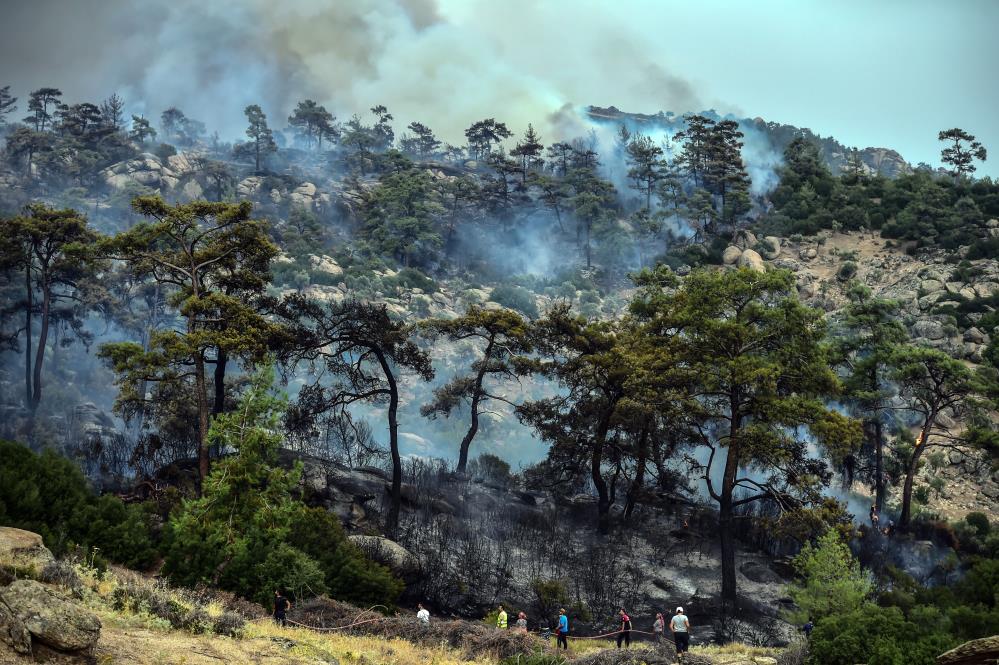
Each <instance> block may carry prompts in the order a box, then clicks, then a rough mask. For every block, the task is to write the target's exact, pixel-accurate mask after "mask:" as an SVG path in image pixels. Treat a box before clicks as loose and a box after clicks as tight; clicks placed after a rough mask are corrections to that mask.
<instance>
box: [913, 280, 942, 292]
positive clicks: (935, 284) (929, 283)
mask: <svg viewBox="0 0 999 665" xmlns="http://www.w3.org/2000/svg"><path fill="white" fill-rule="evenodd" d="M919 290H920V291H922V292H923V293H936V292H937V291H943V290H944V284H943V282H940V281H937V280H935V279H924V280H923V281H922V282H920V283H919Z"/></svg>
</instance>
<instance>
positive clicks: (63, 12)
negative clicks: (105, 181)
mask: <svg viewBox="0 0 999 665" xmlns="http://www.w3.org/2000/svg"><path fill="white" fill-rule="evenodd" d="M582 4H585V5H586V6H585V8H583V9H585V11H584V10H583V9H581V10H580V11H575V10H574V11H572V12H571V19H572V20H571V23H572V26H571V30H568V29H565V26H564V24H565V22H566V20H567V15H566V11H565V6H564V5H561V4H558V3H542V2H534V1H532V0H513V1H512V2H505V3H492V2H487V1H485V0H480V1H468V2H464V1H462V2H447V1H445V0H441V2H440V4H437V3H435V2H434V0H390V1H381V0H352V1H351V2H333V3H331V2H323V1H321V0H296V1H292V2H284V3H272V2H267V1H266V0H240V1H238V2H237V1H236V0H220V1H217V2H210V3H207V2H200V1H195V0H170V1H169V2H168V1H167V0H150V1H149V2H144V3H130V2H127V0H77V1H76V2H73V3H65V2H61V1H59V0H37V1H36V2H32V3H12V5H13V6H11V7H5V26H6V28H7V30H5V37H4V39H3V40H0V82H2V84H4V85H6V84H8V83H9V84H11V85H12V86H13V88H14V91H15V94H17V95H19V96H22V98H23V97H25V96H26V95H27V93H28V92H29V91H30V90H32V89H34V88H38V87H41V86H56V87H60V88H61V89H62V90H63V91H64V92H65V93H66V97H67V99H68V100H70V101H79V100H84V99H85V100H94V99H100V98H102V97H105V96H107V95H109V94H111V93H112V92H115V91H117V92H118V93H120V94H122V95H123V96H124V97H125V98H126V102H128V103H129V105H130V108H129V111H130V112H135V113H143V114H145V115H146V116H149V117H154V118H155V117H158V115H159V113H160V112H162V110H163V109H165V108H167V107H170V106H178V107H179V108H181V109H182V110H184V111H185V113H186V114H187V115H188V116H189V117H193V118H196V119H198V120H201V121H203V122H205V123H206V124H207V125H208V127H209V130H213V129H217V130H219V131H220V132H221V133H222V135H223V138H227V139H233V138H237V137H239V136H240V135H241V134H242V131H243V128H244V126H245V120H244V118H243V115H242V111H243V108H244V107H245V106H247V105H249V104H260V105H261V106H262V107H263V108H264V110H265V111H266V112H267V113H268V114H269V116H270V117H271V124H272V125H273V126H275V127H279V128H280V127H283V126H284V123H285V118H286V117H287V115H288V113H289V112H290V110H291V109H292V108H293V107H294V105H295V103H296V102H297V101H298V100H299V99H302V98H305V97H309V98H313V99H316V100H317V101H319V102H321V103H323V104H325V105H326V106H327V108H329V110H330V111H331V112H333V113H335V114H336V115H337V116H339V117H340V118H342V119H344V118H347V117H349V116H350V115H351V114H352V113H355V112H357V113H361V114H367V109H368V108H370V107H371V106H373V105H375V104H385V105H386V106H388V108H389V110H390V111H391V112H392V113H393V114H394V115H395V118H396V126H397V130H401V129H402V128H403V127H405V125H406V124H408V123H409V122H411V121H414V120H418V121H421V122H424V123H426V124H428V125H430V126H431V127H432V128H433V129H434V130H436V131H437V132H438V133H439V134H440V135H441V136H442V137H443V138H444V139H445V140H447V141H449V142H452V143H459V142H461V143H463V142H464V141H463V139H464V137H463V131H464V129H465V128H466V127H467V126H468V125H469V124H471V122H473V121H474V120H477V119H481V118H484V117H496V118H497V119H499V120H500V121H503V122H506V123H507V124H508V126H510V128H511V129H513V130H514V131H516V132H521V131H523V130H524V129H525V128H526V126H527V124H528V123H529V122H532V123H534V125H535V127H536V128H538V129H539V130H541V131H542V133H549V134H550V133H551V130H552V129H553V128H552V126H551V125H550V124H549V122H548V118H549V117H550V116H551V114H552V112H553V111H555V110H556V109H558V108H560V107H561V106H563V105H564V104H566V103H575V104H583V103H587V102H590V101H593V102H601V101H603V100H607V102H606V103H615V104H618V105H621V106H623V107H625V108H630V109H637V110H643V111H644V110H649V106H652V107H654V109H656V110H657V109H659V108H673V109H677V110H681V111H682V110H693V109H698V108H701V107H702V106H703V102H704V100H703V99H701V98H700V97H699V96H698V95H697V94H696V92H695V91H694V88H693V85H692V84H691V83H689V82H687V81H686V80H684V79H683V78H681V77H679V76H677V75H676V74H674V73H672V72H670V71H669V65H668V63H662V62H657V61H654V60H653V58H654V56H652V55H651V54H654V53H656V52H657V48H656V45H655V44H653V43H651V42H650V40H649V38H648V37H647V36H646V37H643V36H641V35H640V34H639V33H637V32H636V31H635V30H634V28H633V26H631V25H630V24H629V19H628V17H626V16H623V15H621V14H620V13H618V12H616V11H615V9H614V7H613V6H611V5H609V4H607V5H605V4H598V3H590V2H585V3H582ZM556 35H557V38H556ZM41 44H44V47H43V48H42V47H40V46H39V45H41ZM26 53H31V54H33V55H32V57H31V58H25V57H24V54H26ZM597 96H599V97H600V99H595V97H597ZM22 108H23V107H22Z"/></svg>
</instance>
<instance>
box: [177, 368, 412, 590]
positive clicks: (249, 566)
mask: <svg viewBox="0 0 999 665" xmlns="http://www.w3.org/2000/svg"><path fill="white" fill-rule="evenodd" d="M272 381H273V372H272V371H271V370H270V369H265V370H263V371H261V372H260V373H258V374H257V375H256V376H255V377H254V378H253V381H252V384H251V386H250V387H249V388H248V389H247V391H246V393H245V395H244V397H243V400H242V402H241V404H240V406H239V408H238V409H237V410H236V411H234V412H232V413H226V414H220V415H218V416H216V418H215V419H214V420H213V422H212V427H211V430H210V431H209V436H208V441H209V444H210V445H214V446H218V447H220V448H232V449H235V450H236V451H238V452H237V454H235V455H232V456H229V457H226V458H224V459H222V460H220V461H218V462H217V463H216V464H215V466H214V468H213V470H212V472H211V474H209V476H208V478H207V479H206V480H205V483H204V488H203V494H202V496H201V497H200V498H198V499H196V500H192V501H185V502H184V503H183V504H182V506H181V508H180V509H179V510H178V511H177V512H175V513H174V515H173V517H172V518H171V520H170V523H169V525H168V529H167V537H166V539H165V540H166V548H165V563H164V567H163V572H164V573H165V574H167V575H169V576H170V578H171V579H172V580H173V581H175V582H176V583H178V584H182V585H185V586H192V587H193V586H197V585H199V584H210V585H212V586H216V587H219V588H221V589H225V590H228V591H232V592H233V593H236V594H239V595H241V596H243V597H245V598H249V599H253V600H255V601H257V602H259V603H261V604H264V605H266V604H268V603H269V602H270V600H271V598H272V597H273V594H274V591H275V589H282V588H283V589H288V590H289V591H291V592H293V593H294V594H295V595H296V596H312V595H317V594H321V593H325V592H326V590H327V587H330V588H331V589H335V590H337V591H339V592H341V593H345V594H348V595H354V596H355V597H357V598H363V599H365V600H371V601H373V602H377V603H381V604H391V603H392V602H394V601H395V599H396V597H397V596H398V593H399V590H400V587H399V585H398V583H396V582H395V581H394V580H392V578H391V576H390V575H389V574H388V573H387V571H385V570H384V569H382V568H380V567H378V566H374V565H373V564H371V563H370V562H368V561H366V560H365V559H364V557H363V556H361V555H360V553H359V552H358V551H357V550H356V549H355V548H352V547H350V546H347V545H345V544H344V541H345V540H346V539H345V537H344V536H343V532H342V530H340V529H339V528H337V527H335V526H334V520H335V518H334V517H332V516H325V517H324V516H322V515H321V514H320V513H319V512H317V511H310V510H308V509H307V508H306V507H305V505H304V504H303V503H302V502H301V501H300V500H299V499H298V498H296V496H295V493H296V490H297V483H298V478H299V475H300V466H296V468H295V469H293V470H292V471H286V470H284V469H282V468H280V467H279V466H278V461H277V454H278V449H279V447H280V444H281V435H280V434H278V433H277V432H278V431H279V419H280V414H281V412H282V410H283V407H284V402H283V401H282V400H281V399H279V398H277V397H274V396H272V395H271V394H270V387H271V383H272Z"/></svg>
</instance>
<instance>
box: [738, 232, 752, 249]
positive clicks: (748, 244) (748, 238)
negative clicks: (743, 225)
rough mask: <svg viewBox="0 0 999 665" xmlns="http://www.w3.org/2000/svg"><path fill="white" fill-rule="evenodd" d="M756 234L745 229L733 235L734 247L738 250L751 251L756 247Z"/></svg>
mask: <svg viewBox="0 0 999 665" xmlns="http://www.w3.org/2000/svg"><path fill="white" fill-rule="evenodd" d="M756 242H757V240H756V234H754V233H753V232H752V231H747V230H745V229H743V230H741V231H739V232H738V233H736V234H735V246H736V247H739V248H740V249H751V248H753V247H755V246H756Z"/></svg>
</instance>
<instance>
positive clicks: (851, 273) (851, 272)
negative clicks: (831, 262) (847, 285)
mask: <svg viewBox="0 0 999 665" xmlns="http://www.w3.org/2000/svg"><path fill="white" fill-rule="evenodd" d="M856 274H857V264H856V262H854V261H847V262H845V263H844V264H843V265H841V266H840V267H839V271H837V273H836V279H838V280H839V281H841V282H848V281H850V280H851V279H853V278H854V277H855V276H856Z"/></svg>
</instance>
